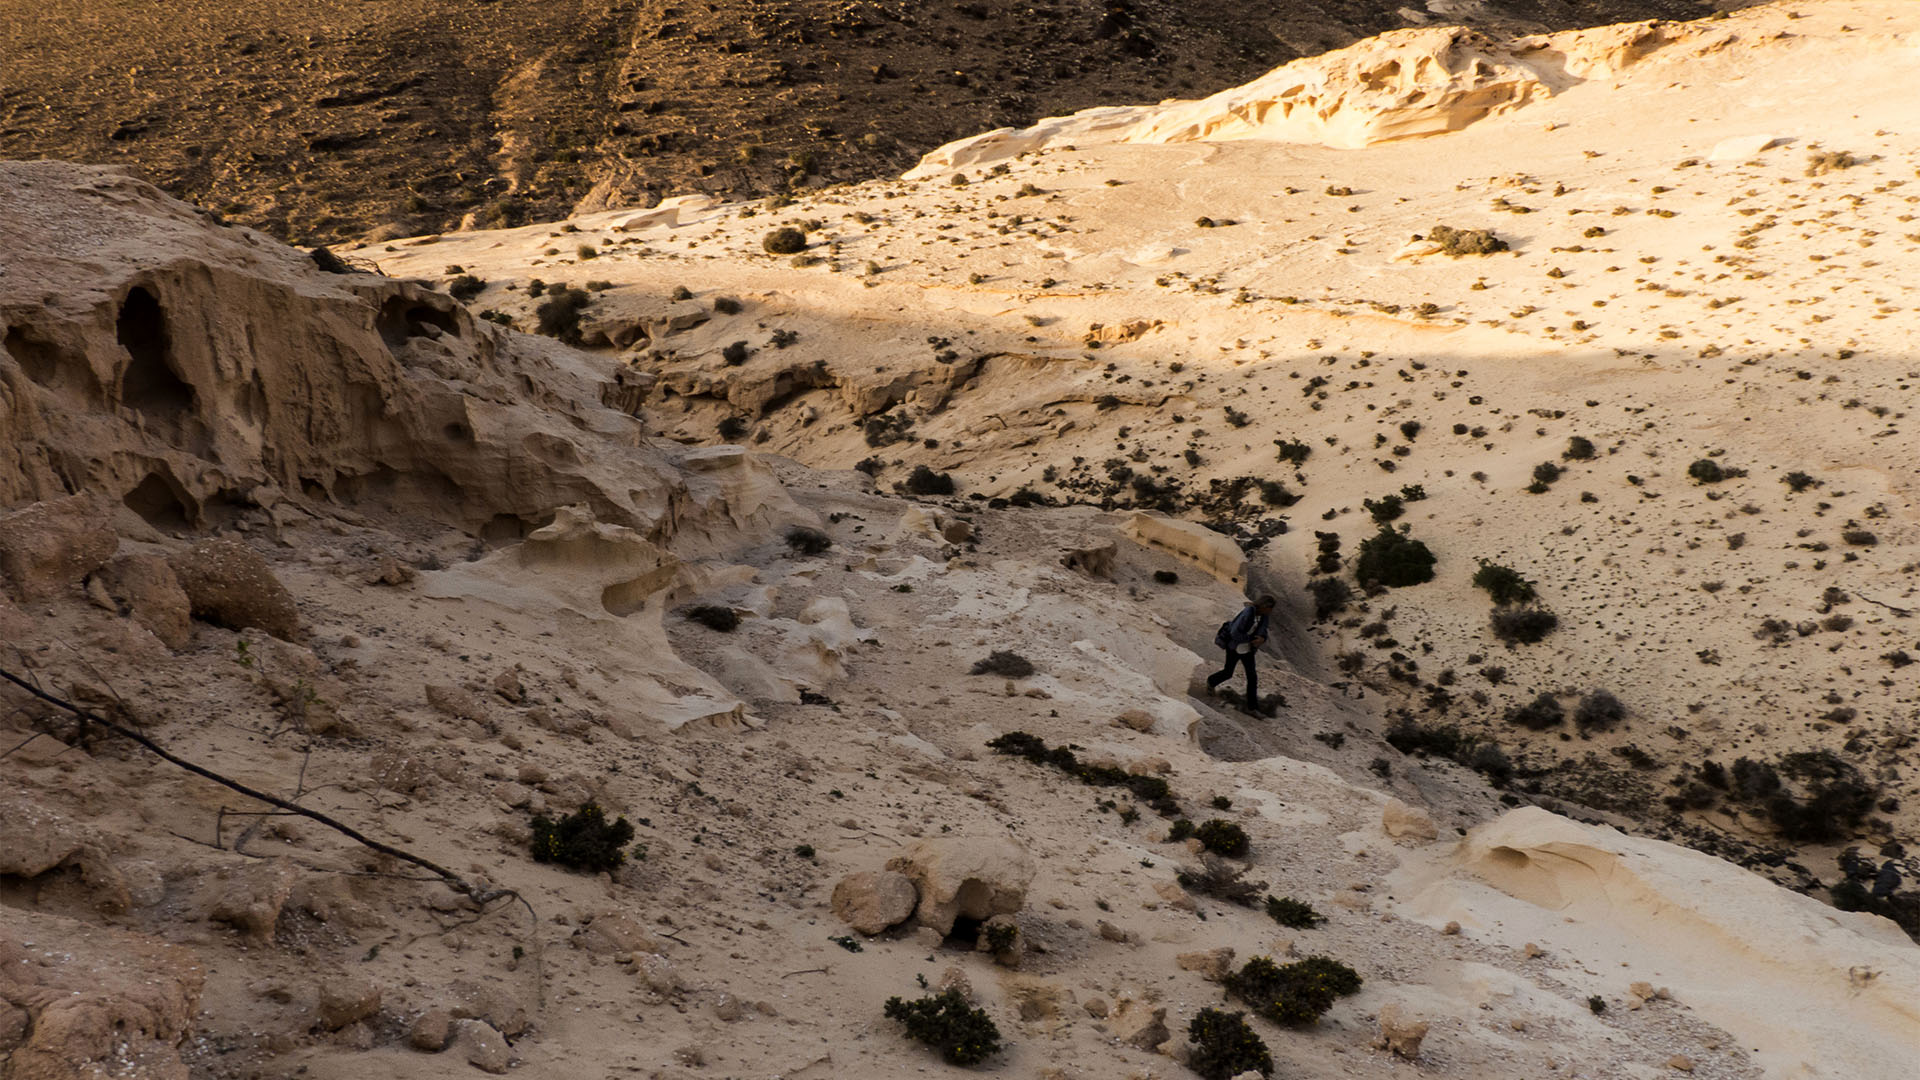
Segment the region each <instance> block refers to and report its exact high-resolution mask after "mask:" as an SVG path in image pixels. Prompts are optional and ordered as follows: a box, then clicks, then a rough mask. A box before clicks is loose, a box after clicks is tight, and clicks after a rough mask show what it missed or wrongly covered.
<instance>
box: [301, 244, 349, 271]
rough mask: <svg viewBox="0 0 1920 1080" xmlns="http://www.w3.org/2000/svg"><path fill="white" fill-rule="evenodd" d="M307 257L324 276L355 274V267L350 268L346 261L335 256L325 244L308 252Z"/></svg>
mask: <svg viewBox="0 0 1920 1080" xmlns="http://www.w3.org/2000/svg"><path fill="white" fill-rule="evenodd" d="M307 256H308V257H309V258H311V259H312V260H313V265H314V266H316V267H319V269H320V272H321V273H323V274H351V273H353V267H351V266H348V265H347V262H346V260H345V259H342V258H341V257H340V256H338V255H335V254H334V253H333V250H332V249H331V248H328V247H327V246H326V245H324V244H322V245H321V246H319V247H317V248H314V249H313V250H312V251H309V252H307Z"/></svg>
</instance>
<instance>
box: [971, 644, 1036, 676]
mask: <svg viewBox="0 0 1920 1080" xmlns="http://www.w3.org/2000/svg"><path fill="white" fill-rule="evenodd" d="M967 674H969V675H1002V676H1005V677H1006V678H1009V679H1024V678H1026V677H1027V676H1029V675H1031V674H1033V661H1031V660H1029V659H1027V658H1026V657H1024V656H1021V655H1020V654H1019V653H1017V652H1009V651H1008V650H1006V649H995V650H993V651H992V652H990V653H988V654H987V655H986V657H985V658H984V659H981V660H975V661H974V662H973V667H972V668H971V669H969V671H968V672H967Z"/></svg>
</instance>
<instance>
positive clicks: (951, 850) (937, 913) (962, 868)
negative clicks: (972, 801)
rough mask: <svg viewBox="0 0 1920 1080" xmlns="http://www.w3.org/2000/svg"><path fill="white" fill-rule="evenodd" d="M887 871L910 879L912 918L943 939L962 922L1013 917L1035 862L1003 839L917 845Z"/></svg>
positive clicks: (958, 839) (896, 858) (1024, 897)
mask: <svg viewBox="0 0 1920 1080" xmlns="http://www.w3.org/2000/svg"><path fill="white" fill-rule="evenodd" d="M887 869H889V870H895V871H898V872H900V873H902V874H905V875H906V876H907V877H908V878H910V879H912V881H913V884H914V886H915V887H916V888H917V889H918V890H919V894H920V901H919V906H918V907H917V908H916V909H915V911H914V915H915V918H916V919H918V921H919V922H920V924H921V925H923V926H930V927H932V928H934V929H935V930H938V931H939V932H940V933H942V934H947V933H951V932H952V930H953V921H954V920H955V919H956V918H959V917H961V916H965V917H967V918H970V919H980V920H986V919H991V918H992V917H994V916H995V915H1013V914H1017V913H1018V912H1019V910H1020V908H1021V907H1022V906H1023V905H1024V904H1025V903H1026V902H1027V886H1028V885H1029V884H1030V883H1032V881H1033V875H1034V872H1035V866H1034V862H1033V856H1032V855H1029V854H1028V853H1027V849H1026V848H1024V847H1022V846H1021V845H1020V843H1019V842H1018V841H1015V840H1012V839H1009V838H1006V837H972V838H961V837H952V838H946V837H943V838H940V839H929V840H921V841H919V842H918V843H915V844H914V845H913V846H912V847H909V848H908V849H907V850H906V851H905V852H902V853H901V854H899V855H896V856H894V857H893V858H892V859H890V860H888V862H887Z"/></svg>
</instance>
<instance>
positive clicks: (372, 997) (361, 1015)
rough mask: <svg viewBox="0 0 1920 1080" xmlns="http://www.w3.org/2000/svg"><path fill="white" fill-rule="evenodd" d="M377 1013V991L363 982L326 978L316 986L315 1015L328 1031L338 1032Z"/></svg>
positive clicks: (378, 997) (378, 991)
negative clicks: (317, 1004) (318, 987)
mask: <svg viewBox="0 0 1920 1080" xmlns="http://www.w3.org/2000/svg"><path fill="white" fill-rule="evenodd" d="M379 1011H380V988H379V987H378V986H375V985H374V984H373V983H371V982H368V981H367V980H365V979H354V978H345V979H328V980H327V981H326V982H323V983H321V984H320V1001H319V1006H318V1008H317V1009H316V1011H315V1016H316V1018H317V1019H318V1020H319V1021H320V1026H321V1027H323V1028H326V1029H327V1030H328V1031H339V1030H340V1029H341V1028H343V1027H346V1026H347V1025H349V1024H355V1023H359V1022H360V1021H362V1020H365V1019H366V1018H367V1017H369V1016H372V1015H373V1014H374V1013H377V1012H379Z"/></svg>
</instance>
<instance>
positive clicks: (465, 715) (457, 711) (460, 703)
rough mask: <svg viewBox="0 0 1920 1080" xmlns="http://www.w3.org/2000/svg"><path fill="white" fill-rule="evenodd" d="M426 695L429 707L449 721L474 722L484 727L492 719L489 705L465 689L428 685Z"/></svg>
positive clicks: (439, 684) (445, 685) (436, 684)
mask: <svg viewBox="0 0 1920 1080" xmlns="http://www.w3.org/2000/svg"><path fill="white" fill-rule="evenodd" d="M425 693H426V697H427V706H428V707H429V708H431V709H432V710H433V711H434V712H437V713H439V714H440V715H442V716H445V717H447V718H448V719H451V720H472V721H473V722H475V723H477V724H483V725H484V724H486V723H487V722H488V721H489V720H490V719H491V718H492V717H491V714H490V713H489V711H488V709H487V703H486V702H484V701H482V700H481V699H480V695H478V694H476V693H474V692H473V691H471V690H468V689H466V688H465V687H461V686H449V685H447V684H445V683H428V684H427V686H426V690H425Z"/></svg>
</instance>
